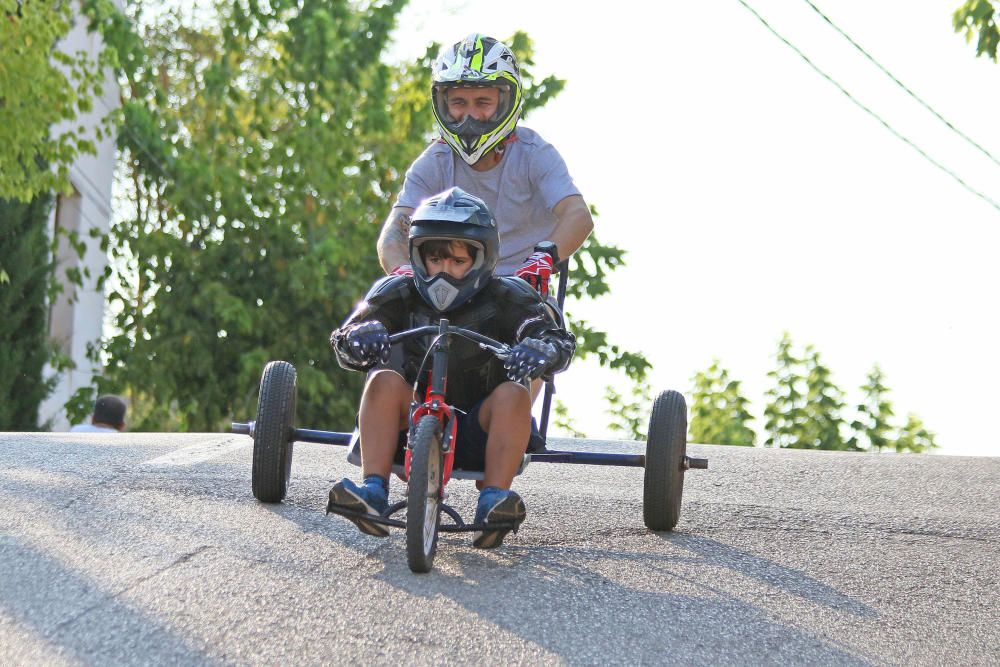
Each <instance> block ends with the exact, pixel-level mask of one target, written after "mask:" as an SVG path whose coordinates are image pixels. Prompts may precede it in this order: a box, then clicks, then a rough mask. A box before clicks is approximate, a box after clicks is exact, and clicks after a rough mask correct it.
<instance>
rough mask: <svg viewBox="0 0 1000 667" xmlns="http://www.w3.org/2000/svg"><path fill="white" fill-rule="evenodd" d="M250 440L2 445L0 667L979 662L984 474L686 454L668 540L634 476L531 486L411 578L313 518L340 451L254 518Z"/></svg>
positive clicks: (346, 531) (914, 465) (993, 525)
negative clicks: (522, 515)
mask: <svg viewBox="0 0 1000 667" xmlns="http://www.w3.org/2000/svg"><path fill="white" fill-rule="evenodd" d="M249 442H250V441H249V438H246V437H244V436H226V435H211V434H205V435H167V434H160V435H156V434H125V435H119V436H103V435H83V434H80V435H77V434H42V435H32V434H9V433H8V434H0V506H2V508H3V509H2V511H0V591H2V595H0V662H2V663H3V664H42V663H44V664H47V665H49V664H52V665H58V664H79V663H86V664H101V665H109V664H135V663H156V664H170V663H179V664H199V663H201V664H216V663H218V664H248V663H253V664H265V663H267V664H274V663H277V662H279V661H281V662H283V663H286V662H290V663H292V664H307V665H308V664H330V663H334V664H337V663H344V662H348V661H357V662H364V663H375V664H386V663H406V664H412V663H416V664H432V663H433V664H440V663H442V662H474V661H477V662H478V661H481V660H483V659H488V660H490V661H493V662H503V663H511V662H513V663H531V664H597V663H601V664H603V663H645V664H684V665H692V664H693V665H698V664H751V663H752V664H772V663H781V664H787V663H796V664H806V663H808V664H884V663H885V664H899V665H903V664H906V665H911V664H935V665H937V664H998V662H1000V611H998V610H1000V603H998V597H997V591H998V590H1000V586H998V584H1000V582H998V578H1000V577H998V572H1000V555H998V546H1000V518H998V515H1000V513H998V510H997V492H998V489H1000V459H995V458H960V457H943V456H891V455H883V456H877V455H864V454H828V453H821V452H798V451H771V450H756V449H744V448H727V447H713V446H692V447H690V451H691V453H692V454H694V455H698V456H707V457H708V458H709V459H710V460H711V468H710V469H709V470H707V471H693V472H689V473H688V475H687V480H686V483H685V503H684V508H683V511H682V516H681V522H680V524H679V525H678V529H677V531H676V532H674V533H672V534H654V533H650V532H648V531H646V530H645V529H644V527H643V525H642V511H641V510H642V506H641V503H642V488H641V485H642V473H641V470H637V469H627V468H605V467H593V466H569V465H543V464H537V463H536V464H533V465H532V466H531V467H529V469H528V470H527V472H526V473H525V474H524V475H523V476H522V477H520V478H518V480H517V481H516V488H518V489H519V490H520V491H521V492H522V495H523V496H524V497H525V500H526V501H527V504H528V521H527V522H526V524H525V525H524V527H523V529H522V530H521V532H520V534H519V535H517V536H515V537H513V539H509V540H508V544H507V545H505V546H504V547H503V548H501V549H499V550H497V551H493V552H483V551H479V550H475V549H472V548H471V546H470V542H471V540H470V538H469V536H467V535H466V536H462V535H455V536H447V535H446V536H444V537H443V538H442V540H441V545H440V547H439V553H438V559H437V562H436V566H435V571H434V572H433V573H431V574H429V575H413V574H411V573H410V572H409V570H408V569H407V566H406V557H405V539H404V537H403V535H402V534H401V533H394V534H393V536H392V537H390V538H389V539H385V540H378V539H375V538H370V537H366V536H363V535H361V534H360V533H358V532H357V530H356V529H355V528H354V527H353V526H352V525H350V524H349V523H347V522H346V521H343V520H341V519H339V518H337V517H326V516H324V514H323V507H324V505H325V497H326V491H327V490H328V489H329V486H330V485H331V483H332V481H333V480H336V479H338V478H339V477H341V476H344V475H356V474H357V469H356V468H353V467H352V466H350V465H348V464H346V463H345V461H344V454H345V452H344V451H343V449H341V448H336V447H325V446H322V445H298V446H297V447H296V452H295V464H294V466H293V483H292V487H291V489H290V493H289V498H288V500H287V502H286V503H284V504H281V505H276V506H265V505H261V504H259V503H257V502H256V501H254V500H253V498H252V496H251V495H250V480H249V474H250V472H249V471H250V453H251V452H250V447H249ZM557 445H558V446H561V447H563V448H568V447H569V446H572V447H576V448H580V449H588V448H593V447H602V448H607V449H613V450H615V451H640V450H639V449H638V448H639V445H637V444H635V443H592V442H587V441H569V442H560V443H557ZM449 490H450V491H451V493H452V495H451V498H450V502H451V504H452V505H454V506H455V507H456V508H458V509H459V510H460V511H461V512H462V513H463V515H468V514H470V513H471V508H472V505H473V502H474V500H475V491H474V489H473V488H472V486H471V484H470V483H468V482H460V483H457V484H454V485H453V487H450V488H449ZM402 491H403V484H401V483H399V482H398V481H395V484H394V487H393V490H392V494H393V496H394V497H399V496H400V495H401V493H402Z"/></svg>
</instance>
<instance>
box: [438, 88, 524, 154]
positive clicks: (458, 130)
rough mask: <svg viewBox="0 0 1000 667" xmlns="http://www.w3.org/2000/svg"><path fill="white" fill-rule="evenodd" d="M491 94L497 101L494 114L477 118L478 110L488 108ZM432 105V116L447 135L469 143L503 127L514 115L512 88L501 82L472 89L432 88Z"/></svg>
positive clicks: (490, 102)
mask: <svg viewBox="0 0 1000 667" xmlns="http://www.w3.org/2000/svg"><path fill="white" fill-rule="evenodd" d="M485 91H490V92H485ZM493 91H496V93H494V92H493ZM494 94H495V95H496V96H497V101H496V107H495V108H494V109H493V112H492V113H490V114H489V115H486V116H485V117H483V116H481V115H480V116H479V117H478V118H477V115H479V114H477V109H483V108H484V106H485V107H487V108H488V107H489V106H490V105H491V104H492V97H493V95H494ZM433 101H434V113H435V114H436V115H437V117H438V121H439V122H440V123H441V125H442V126H443V127H444V128H445V129H447V130H448V131H449V132H452V133H453V134H457V135H458V136H460V137H463V138H468V139H469V140H471V141H476V140H478V139H479V138H480V137H483V136H485V135H488V134H490V133H492V132H493V131H495V130H496V129H497V128H498V127H500V126H501V125H503V124H504V123H505V122H506V121H507V120H508V119H509V118H510V115H511V113H512V112H513V111H514V105H515V102H516V100H515V95H514V88H513V86H512V85H511V83H510V82H509V81H506V80H504V79H497V80H495V81H491V82H490V83H489V84H484V85H472V86H470V85H468V84H466V83H452V82H449V83H437V84H434V87H433Z"/></svg>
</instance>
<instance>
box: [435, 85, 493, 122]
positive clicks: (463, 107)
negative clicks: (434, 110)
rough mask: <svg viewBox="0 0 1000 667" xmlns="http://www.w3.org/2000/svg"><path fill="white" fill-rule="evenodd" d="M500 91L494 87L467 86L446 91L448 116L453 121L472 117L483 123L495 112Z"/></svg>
mask: <svg viewBox="0 0 1000 667" xmlns="http://www.w3.org/2000/svg"><path fill="white" fill-rule="evenodd" d="M499 103H500V89H499V88H496V87H494V86H490V87H481V86H469V87H458V88H449V89H448V115H449V116H451V118H452V120H454V121H456V122H457V121H461V120H465V118H466V117H468V116H472V117H473V118H474V119H475V120H478V121H479V122H481V123H485V122H486V121H488V120H489V119H490V118H492V117H493V114H495V113H496V112H497V105H499Z"/></svg>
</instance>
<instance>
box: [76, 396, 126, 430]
mask: <svg viewBox="0 0 1000 667" xmlns="http://www.w3.org/2000/svg"><path fill="white" fill-rule="evenodd" d="M126 409H127V407H126V405H125V401H124V400H123V399H122V398H121V397H120V396H114V395H113V394H105V395H104V396H101V397H99V398H98V399H97V401H96V402H95V403H94V414H93V415H92V416H91V417H90V423H89V424H77V425H76V426H74V427H73V428H71V429H70V432H71V433H120V432H122V431H124V430H125V411H126Z"/></svg>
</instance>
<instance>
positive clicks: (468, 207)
mask: <svg viewBox="0 0 1000 667" xmlns="http://www.w3.org/2000/svg"><path fill="white" fill-rule="evenodd" d="M434 239H441V240H446V241H465V242H467V243H470V244H472V245H473V246H475V247H476V248H477V252H476V258H475V260H474V261H473V263H472V268H471V269H469V272H468V273H466V274H465V276H464V277H463V278H461V279H455V278H453V277H451V276H450V275H449V274H447V273H439V274H437V275H435V276H429V275H427V268H426V267H425V266H424V262H423V259H421V257H420V250H419V249H420V246H421V244H423V243H424V242H425V241H430V240H434ZM499 256H500V233H499V232H498V231H497V223H496V221H495V220H494V219H493V214H492V213H490V209H489V208H487V207H486V202H484V201H483V200H482V199H480V198H479V197H476V196H475V195H470V194H469V193H468V192H465V191H464V190H462V189H461V188H451V189H450V190H445V191H444V192H442V193H441V194H439V195H434V196H433V197H430V198H429V199H425V200H424V201H423V202H422V203H421V204H420V206H419V207H417V210H416V211H414V212H413V216H412V218H411V224H410V263H411V264H412V265H413V281H414V283H415V284H416V286H417V291H418V292H419V293H420V296H422V297H423V298H424V301H426V302H427V303H428V305H430V306H431V307H433V308H434V309H436V310H437V311H438V312H441V313H444V312H447V311H449V310H451V309H452V308H457V307H458V306H460V305H462V304H463V303H465V302H466V301H468V300H469V299H471V298H472V297H473V296H474V295H475V294H476V293H478V292H479V290H481V289H483V288H484V287H486V285H487V283H488V282H489V280H490V278H492V277H493V270H494V269H495V268H496V266H497V259H498V258H499Z"/></svg>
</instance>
